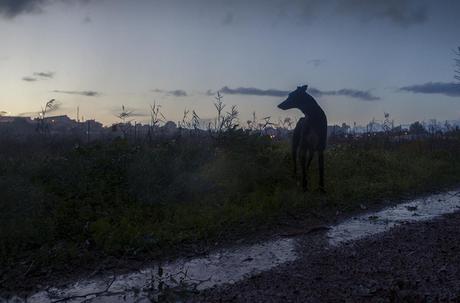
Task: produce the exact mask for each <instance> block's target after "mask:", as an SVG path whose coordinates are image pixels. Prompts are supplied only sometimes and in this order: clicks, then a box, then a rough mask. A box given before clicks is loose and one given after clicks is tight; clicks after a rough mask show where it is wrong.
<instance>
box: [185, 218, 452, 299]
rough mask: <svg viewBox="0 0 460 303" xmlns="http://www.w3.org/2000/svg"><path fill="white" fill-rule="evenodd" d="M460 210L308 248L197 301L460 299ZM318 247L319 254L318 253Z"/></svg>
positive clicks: (209, 293) (203, 293)
mask: <svg viewBox="0 0 460 303" xmlns="http://www.w3.org/2000/svg"><path fill="white" fill-rule="evenodd" d="M459 231H460V214H459V213H455V214H450V215H446V216H444V217H442V218H438V219H435V220H434V221H425V222H419V223H416V224H407V225H403V226H400V227H398V228H395V229H393V230H392V231H390V232H388V233H383V234H379V235H378V236H374V237H371V238H366V239H363V240H360V241H354V242H348V243H346V244H344V245H341V246H337V247H332V248H329V249H325V250H321V252H320V253H318V250H317V248H314V247H312V246H311V245H310V243H309V242H304V243H302V244H301V245H302V246H303V249H304V250H305V251H306V252H307V253H305V254H303V255H302V256H299V258H298V259H297V260H296V261H295V262H292V263H289V264H286V265H284V266H281V267H278V268H276V269H274V270H272V271H269V272H265V273H262V274H259V275H256V276H253V277H252V278H249V279H247V280H244V281H241V282H238V283H236V284H233V285H228V286H224V287H221V288H219V289H210V290H207V291H204V292H201V293H200V294H199V295H197V296H196V297H194V298H193V300H191V301H195V302H460V232H459ZM312 251H316V253H314V252H313V253H312Z"/></svg>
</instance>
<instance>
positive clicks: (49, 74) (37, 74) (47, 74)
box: [0, 0, 54, 82]
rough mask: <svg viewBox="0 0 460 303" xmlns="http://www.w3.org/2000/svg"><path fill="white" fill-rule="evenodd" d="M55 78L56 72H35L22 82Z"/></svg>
mask: <svg viewBox="0 0 460 303" xmlns="http://www.w3.org/2000/svg"><path fill="white" fill-rule="evenodd" d="M0 1H2V0H0ZM53 78H54V72H35V73H33V76H25V77H22V80H23V81H26V82H35V81H38V80H48V79H53Z"/></svg>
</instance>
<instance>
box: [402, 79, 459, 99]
mask: <svg viewBox="0 0 460 303" xmlns="http://www.w3.org/2000/svg"><path fill="white" fill-rule="evenodd" d="M399 90H400V91H406V92H411V93H416V94H441V95H446V96H449V97H459V96H460V83H455V82H428V83H424V84H417V85H410V86H404V87H401V88H400V89H399Z"/></svg>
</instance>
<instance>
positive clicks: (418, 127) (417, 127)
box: [409, 121, 426, 135]
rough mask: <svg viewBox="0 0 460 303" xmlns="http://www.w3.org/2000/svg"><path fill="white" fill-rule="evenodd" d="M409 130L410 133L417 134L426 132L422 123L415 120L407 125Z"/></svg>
mask: <svg viewBox="0 0 460 303" xmlns="http://www.w3.org/2000/svg"><path fill="white" fill-rule="evenodd" d="M409 132H410V133H411V134H416V135H419V134H423V133H426V129H425V127H423V125H422V124H421V123H420V122H418V121H415V122H414V123H412V124H411V125H410V126H409Z"/></svg>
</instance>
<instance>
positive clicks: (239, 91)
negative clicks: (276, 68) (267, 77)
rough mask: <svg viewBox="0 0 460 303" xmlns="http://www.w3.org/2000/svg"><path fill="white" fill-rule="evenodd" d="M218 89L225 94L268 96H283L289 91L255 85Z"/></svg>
mask: <svg viewBox="0 0 460 303" xmlns="http://www.w3.org/2000/svg"><path fill="white" fill-rule="evenodd" d="M219 91H220V92H221V93H223V94H227V95H251V96H269V97H284V96H286V95H287V94H289V91H284V90H277V89H260V88H255V87H238V88H230V87H228V86H224V87H222V88H221V89H220V90H219Z"/></svg>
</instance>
